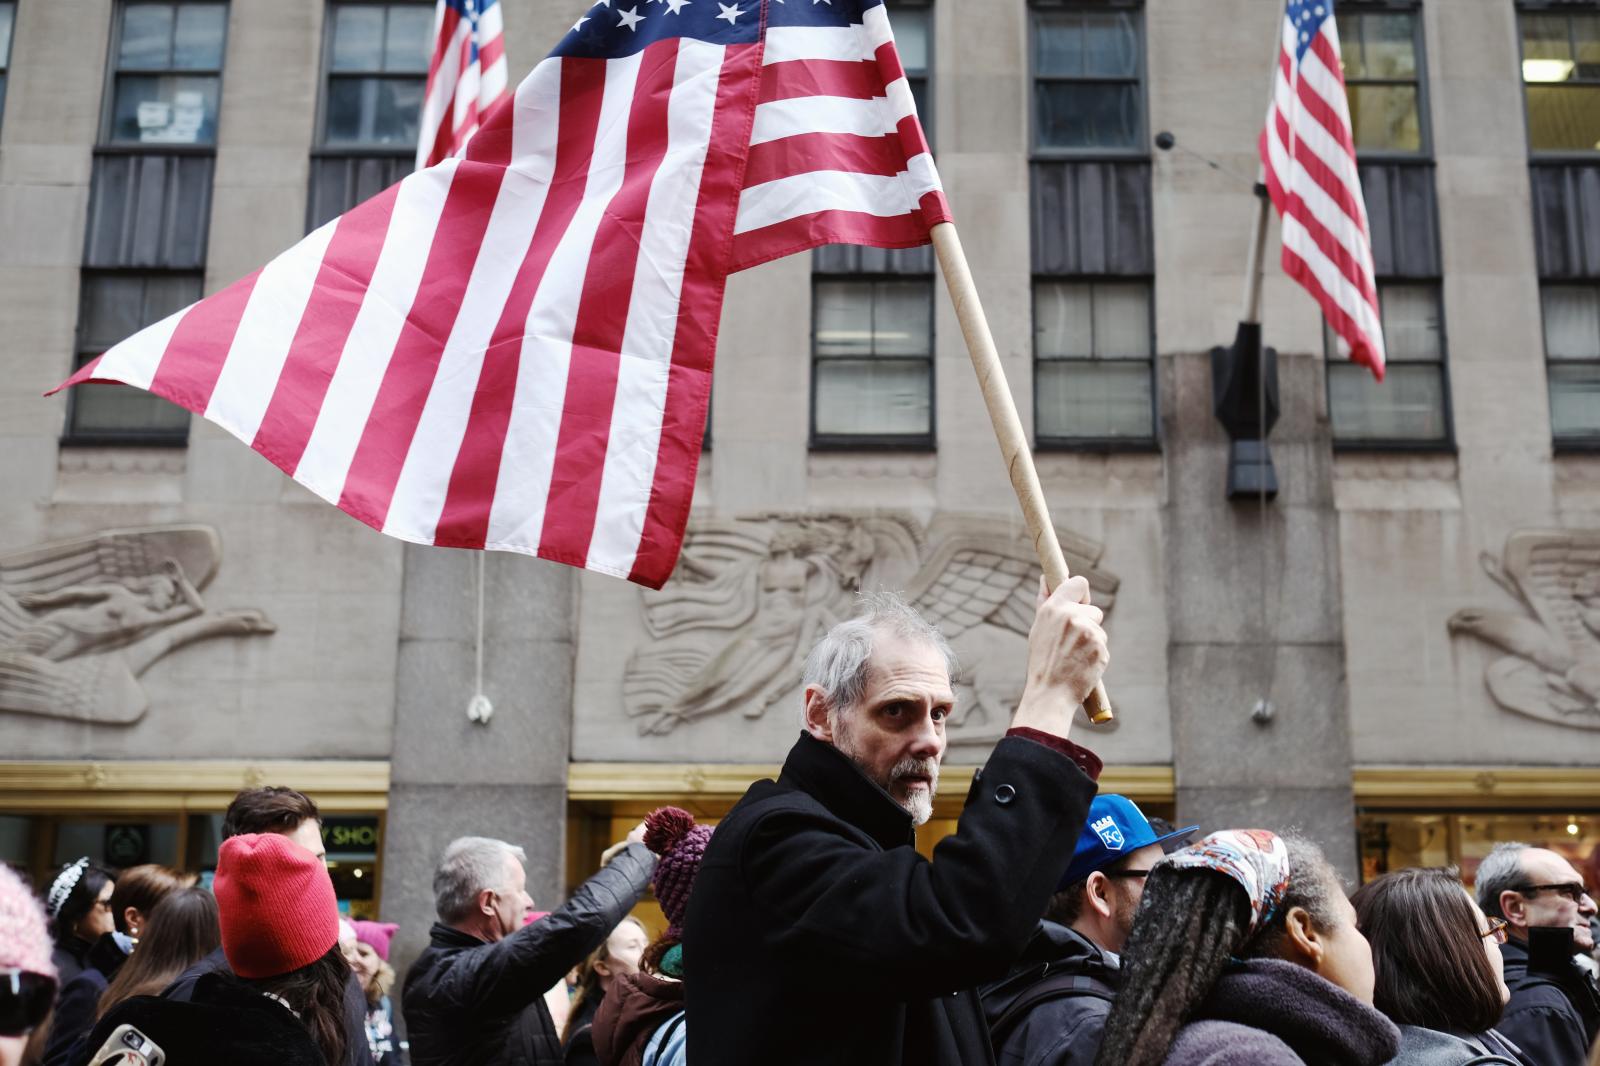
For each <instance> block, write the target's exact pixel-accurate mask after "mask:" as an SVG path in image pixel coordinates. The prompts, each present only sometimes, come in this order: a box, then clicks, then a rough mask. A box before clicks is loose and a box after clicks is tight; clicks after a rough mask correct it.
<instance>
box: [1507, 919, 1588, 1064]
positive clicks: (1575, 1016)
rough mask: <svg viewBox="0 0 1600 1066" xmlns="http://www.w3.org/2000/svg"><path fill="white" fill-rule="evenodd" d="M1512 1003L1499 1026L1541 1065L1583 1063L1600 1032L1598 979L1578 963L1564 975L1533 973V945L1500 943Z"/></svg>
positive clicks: (1515, 942) (1524, 1055)
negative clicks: (1530, 950)
mask: <svg viewBox="0 0 1600 1066" xmlns="http://www.w3.org/2000/svg"><path fill="white" fill-rule="evenodd" d="M1500 954H1501V957H1502V958H1504V959H1505V970H1506V973H1505V977H1506V987H1508V988H1510V989H1511V1001H1510V1002H1509V1003H1507V1004H1506V1010H1505V1013H1504V1014H1502V1015H1501V1016H1500V1024H1499V1025H1497V1026H1495V1028H1496V1029H1498V1030H1499V1031H1500V1032H1501V1033H1502V1034H1503V1035H1504V1036H1505V1037H1506V1039H1508V1040H1510V1041H1511V1042H1512V1043H1514V1044H1516V1045H1517V1047H1519V1048H1521V1049H1522V1054H1523V1057H1524V1058H1526V1059H1527V1060H1528V1061H1529V1062H1532V1063H1537V1064H1538V1066H1583V1064H1584V1063H1585V1062H1587V1061H1589V1058H1588V1056H1589V1046H1590V1045H1591V1044H1592V1043H1594V1039H1595V1035H1596V1033H1597V1032H1600V998H1597V995H1596V992H1595V987H1594V982H1593V981H1591V980H1590V979H1589V975H1588V974H1586V973H1584V972H1583V971H1582V970H1581V969H1579V968H1578V964H1577V963H1576V962H1573V963H1572V964H1571V969H1570V970H1569V971H1567V972H1565V973H1559V974H1553V973H1541V972H1530V971H1529V969H1528V945H1527V943H1526V942H1525V941H1519V940H1508V941H1506V942H1505V943H1504V944H1502V945H1500Z"/></svg>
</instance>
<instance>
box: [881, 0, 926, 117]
mask: <svg viewBox="0 0 1600 1066" xmlns="http://www.w3.org/2000/svg"><path fill="white" fill-rule="evenodd" d="M889 19H890V23H891V24H892V25H893V26H894V43H895V48H896V50H897V51H899V53H900V65H901V66H902V67H904V68H905V72H906V82H907V84H908V85H909V86H910V87H911V96H912V99H914V100H916V102H917V117H918V118H919V119H921V120H922V130H923V132H924V133H925V134H927V137H928V143H929V144H932V143H933V99H932V97H930V96H929V95H928V84H929V72H930V71H931V70H932V68H933V10H932V9H931V8H930V7H928V6H927V4H925V3H913V2H909V0H901V2H898V3H890V4H889Z"/></svg>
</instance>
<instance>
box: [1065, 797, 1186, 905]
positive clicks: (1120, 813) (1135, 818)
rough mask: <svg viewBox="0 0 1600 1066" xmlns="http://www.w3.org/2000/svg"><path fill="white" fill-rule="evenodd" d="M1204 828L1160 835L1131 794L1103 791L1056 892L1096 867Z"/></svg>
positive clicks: (1177, 830)
mask: <svg viewBox="0 0 1600 1066" xmlns="http://www.w3.org/2000/svg"><path fill="white" fill-rule="evenodd" d="M1199 828H1200V827H1199V826H1197V825H1191V826H1187V827H1185V828H1183V829H1174V830H1173V831H1172V832H1170V833H1162V834H1157V833H1156V831H1155V829H1154V828H1153V827H1152V826H1151V825H1150V821H1149V819H1147V818H1145V816H1144V812H1143V811H1141V810H1139V807H1138V805H1137V804H1135V803H1134V802H1133V800H1131V799H1129V798H1128V797H1127V796H1118V795H1114V794H1109V793H1102V794H1101V795H1098V796H1096V797H1095V798H1094V802H1093V803H1090V804H1089V820H1088V821H1087V822H1085V823H1084V826H1083V832H1082V833H1081V834H1079V836H1078V847H1077V850H1075V851H1074V852H1073V853H1072V865H1070V866H1068V867H1067V872H1066V873H1064V874H1062V875H1061V881H1060V883H1059V884H1057V885H1056V891H1058V892H1059V891H1061V890H1062V889H1064V888H1066V887H1067V886H1068V885H1070V884H1072V883H1073V882H1074V881H1082V880H1083V879H1084V878H1085V877H1088V876H1089V875H1090V874H1092V873H1094V872H1095V871H1096V870H1103V869H1105V868H1106V867H1107V866H1110V865H1111V864H1112V863H1114V862H1117V861H1119V860H1121V859H1124V858H1126V857H1127V856H1129V855H1131V854H1133V853H1134V852H1136V851H1138V850H1139V849H1140V848H1147V847H1149V846H1150V845H1151V844H1160V843H1161V842H1162V841H1165V840H1171V839H1173V838H1174V837H1181V836H1184V835H1186V834H1188V833H1193V832H1194V831H1195V830H1197V829H1199Z"/></svg>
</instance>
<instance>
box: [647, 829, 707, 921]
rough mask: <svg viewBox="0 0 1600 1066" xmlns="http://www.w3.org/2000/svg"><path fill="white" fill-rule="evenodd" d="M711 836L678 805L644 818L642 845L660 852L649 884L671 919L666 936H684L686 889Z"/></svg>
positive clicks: (657, 852) (691, 883)
mask: <svg viewBox="0 0 1600 1066" xmlns="http://www.w3.org/2000/svg"><path fill="white" fill-rule="evenodd" d="M710 839H711V827H710V826H709V825H698V824H696V822H695V820H694V815H692V814H690V813H689V812H688V811H686V810H684V809H682V808H681V807H662V808H661V809H660V810H657V811H652V812H650V816H649V817H648V818H646V819H645V820H644V846H645V847H647V848H649V849H650V850H651V851H653V852H655V853H656V854H657V855H659V856H661V861H660V862H659V863H657V864H656V874H655V877H654V878H652V880H651V887H653V888H654V889H655V893H656V902H658V903H660V904H661V911H662V913H663V914H665V915H666V916H667V921H668V922H670V923H671V925H669V926H668V927H667V931H666V933H665V934H664V935H665V936H668V937H672V938H674V939H677V938H681V937H682V936H683V915H684V913H685V912H686V911H687V910H688V909H689V892H690V890H691V889H693V888H694V875H695V874H696V873H698V872H699V871H700V860H701V858H703V857H704V856H705V853H706V843H707V842H708V841H709V840H710Z"/></svg>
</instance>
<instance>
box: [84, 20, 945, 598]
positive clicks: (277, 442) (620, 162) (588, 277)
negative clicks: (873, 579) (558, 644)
mask: <svg viewBox="0 0 1600 1066" xmlns="http://www.w3.org/2000/svg"><path fill="white" fill-rule="evenodd" d="M873 10H876V11H879V12H881V10H882V9H881V7H879V8H875V9H873ZM771 36H772V38H774V39H775V40H769V41H768V42H767V43H766V51H767V59H768V62H766V63H763V46H762V45H761V44H760V43H751V44H730V45H719V44H713V43H709V42H707V41H705V40H702V39H698V38H695V37H692V36H684V37H665V38H662V39H660V40H656V41H654V42H653V43H649V44H647V45H646V46H645V47H644V48H643V49H642V50H641V51H639V52H637V53H635V54H633V55H628V56H618V57H613V58H604V59H602V58H574V57H570V56H552V57H551V58H549V59H546V60H545V61H544V62H543V63H541V64H540V65H539V66H538V67H536V68H535V69H534V71H533V73H532V74H530V75H529V76H528V78H527V79H526V80H525V81H524V82H523V83H522V84H521V85H520V86H519V87H518V89H517V91H516V93H515V95H514V96H507V97H506V98H505V99H503V100H502V101H501V102H500V103H499V104H497V105H495V106H494V107H493V108H491V109H490V110H489V111H488V113H486V114H485V115H484V116H483V124H482V129H480V130H479V132H478V134H477V135H476V136H475V137H473V139H472V141H471V142H470V143H469V144H468V145H467V149H466V152H465V154H464V155H462V156H459V157H455V156H453V157H450V158H447V159H445V160H443V161H442V162H440V163H438V164H436V165H434V166H431V167H428V168H427V169H425V170H420V171H418V172H417V173H415V174H412V175H410V176H409V177H407V178H405V179H404V180H402V181H401V182H400V183H399V184H397V185H395V186H393V187H392V188H390V189H388V190H386V191H385V192H383V193H381V194H379V195H378V196H376V197H374V198H373V199H371V200H369V201H367V202H366V203H364V204H361V205H360V206H358V207H356V208H355V209H353V210H351V211H349V212H347V213H346V214H344V215H342V216H340V217H339V218H337V219H335V220H334V221H332V222H330V223H328V224H327V225H325V226H323V227H322V228H321V229H319V230H317V231H316V232H314V233H312V234H310V235H309V236H307V237H306V238H304V239H303V240H302V241H301V242H300V243H299V244H297V245H296V246H294V247H293V248H291V249H290V250H289V251H287V252H285V253H284V254H283V255H281V256H279V257H278V258H277V259H275V260H273V261H272V262H271V263H268V264H267V265H266V266H265V267H263V268H262V269H261V270H259V271H257V272H256V273H255V274H252V275H251V276H249V277H247V278H244V279H242V280H240V281H238V282H236V283H234V284H233V285H230V286H228V287H227V288H225V289H223V290H222V291H220V292H218V293H216V294H214V295H212V296H209V297H207V298H206V299H204V300H201V301H200V302H199V303H197V304H194V305H192V306H190V307H188V308H186V309H185V310H183V311H181V312H179V313H177V314H175V315H173V316H171V317H170V318H168V319H166V320H164V321H162V322H160V323H157V324H156V325H154V326H151V327H149V328H147V329H145V330H144V331H142V332H140V333H138V334H136V335H134V336H133V337H131V338H129V339H128V340H126V341H124V342H122V343H121V344H118V345H117V346H116V347H114V348H112V349H111V350H109V351H107V352H106V353H105V354H104V355H103V356H101V357H100V358H99V359H97V360H95V361H93V362H91V363H90V364H88V365H87V366H85V367H84V368H83V369H81V370H80V371H79V372H78V373H77V374H75V375H73V376H72V378H70V379H69V380H68V381H67V382H66V383H65V384H64V385H63V386H61V387H66V386H67V385H75V384H79V383H82V382H85V381H103V382H121V383H125V384H129V385H134V386H137V387H139V388H143V389H147V390H149V391H150V392H153V393H155V394H157V395H160V396H164V397H166V398H167V399H169V400H172V401H174V402H176V403H178V404H180V405H182V406H184V407H186V408H188V409H189V410H191V411H194V412H196V413H200V414H203V415H204V416H205V417H207V418H209V419H211V420H212V421H215V422H216V423H217V424H219V425H221V426H223V427H224V428H226V429H227V430H228V431H229V432H230V433H233V434H234V435H235V436H237V437H238V438H239V439H240V440H242V441H245V442H246V443H248V444H250V446H251V447H253V448H254V449H255V450H256V451H258V452H260V453H261V454H262V455H264V456H266V457H267V458H268V459H270V460H271V461H272V462H273V463H275V464H276V465H277V466H278V467H280V468H281V469H282V470H283V471H284V472H285V473H287V474H289V475H290V476H292V477H293V478H295V479H296V480H297V481H299V482H301V483H302V484H304V485H306V486H307V487H308V488H309V489H311V490H312V491H313V492H315V493H317V494H318V495H319V496H321V497H322V498H324V499H326V500H328V501H329V502H331V503H334V504H336V505H337V506H338V507H339V508H340V509H342V510H344V511H345V512H347V513H348V514H350V515H352V516H354V517H356V518H358V519H360V520H361V521H363V522H366V523H367V524H369V525H371V526H373V527H375V528H377V529H380V530H382V531H383V532H385V533H388V534H391V535H393V536H395V537H398V538H401V539H403V540H407V541H413V542H417V543H422V544H435V545H441V546H449V547H460V548H495V549H501V550H506V551H515V552H522V553H526V554H530V555H536V556H538V557H540V558H544V559H551V560H555V561H559V562H563V563H568V564H571V565H574V566H581V567H585V568H587V569H590V570H596V571H600V572H603V573H608V574H613V575H617V576H620V577H626V578H628V579H630V580H633V581H636V582H639V583H641V584H644V585H648V586H651V587H657V588H658V587H660V586H661V585H662V584H663V583H664V582H665V581H666V580H667V578H668V577H669V576H670V575H671V572H672V569H673V567H674V565H675V564H676V562H677V557H678V551H679V548H680V547H681V545H682V541H683V534H684V529H685V526H686V524H687V521H688V514H689V507H690V503H691V501H692V497H693V490H694V480H695V472H696V468H697V465H698V463H699V458H700V450H701V442H702V438H703V434H704V429H705V424H706V408H707V404H708V402H709V398H710V391H711V370H712V362H713V359H714V355H715V349H716V333H717V325H718V321H719V318H720V316H721V310H722V296H723V289H724V285H725V281H726V276H727V274H728V273H729V271H730V270H731V269H734V268H735V267H736V266H746V265H750V264H751V263H754V262H759V261H761V260H763V259H768V258H772V257H773V256H774V255H777V254H782V253H781V251H780V250H779V246H780V245H781V246H782V247H783V249H784V250H787V251H798V250H800V249H801V248H808V247H812V246H815V245H817V244H822V243H826V242H830V241H844V240H848V241H853V242H856V243H874V244H883V245H888V246H901V245H910V244H916V243H926V242H927V240H928V232H927V227H928V226H929V225H931V224H932V222H933V221H937V220H939V219H940V218H943V217H948V209H947V208H946V207H945V204H944V199H943V195H942V193H940V192H939V189H938V178H937V175H936V174H935V173H934V171H933V166H932V162H931V159H930V158H929V157H928V155H927V151H926V142H925V141H924V140H923V139H922V136H921V131H920V129H919V128H918V127H917V124H916V116H915V111H914V108H912V106H911V103H910V94H909V92H908V91H907V90H906V86H905V81H904V75H903V74H900V75H899V76H898V77H897V78H890V79H888V80H887V81H886V80H884V79H883V78H882V77H881V72H882V70H883V69H884V68H885V64H886V63H887V62H889V61H890V60H892V61H893V63H892V67H893V69H895V70H898V60H894V59H893V48H892V44H891V43H890V42H889V39H888V25H887V21H873V20H869V25H868V26H867V27H866V28H864V29H861V30H859V31H858V30H854V29H852V30H849V31H844V32H841V33H832V32H823V33H817V32H809V33H806V34H798V35H797V34H791V33H783V34H780V33H779V32H778V31H777V30H775V29H774V30H773V31H772V33H771ZM808 85H809V86H810V87H811V91H806V87H807V86H808ZM822 88H825V89H827V90H829V91H827V92H821V91H816V90H817V89H822ZM797 111H798V112H799V114H798V115H797V113H796V112H797ZM801 118H804V119H806V120H808V121H811V122H812V123H814V125H813V128H812V131H811V132H807V131H806V130H805V129H804V127H803V126H802V125H801ZM907 144H911V145H912V146H913V147H919V148H920V151H917V152H912V153H909V154H908V153H906V152H905V151H904V146H905V145H907ZM758 158H759V160H760V163H759V166H757V165H756V163H757V160H758ZM747 162H750V163H751V164H752V165H751V166H750V167H749V168H747V167H746V165H745V164H746V163H747ZM747 177H749V178H750V179H751V180H748V181H747V180H746V178H747ZM756 178H759V179H760V180H755V179H756ZM741 250H742V254H743V256H744V258H743V259H741V258H740V252H741Z"/></svg>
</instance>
